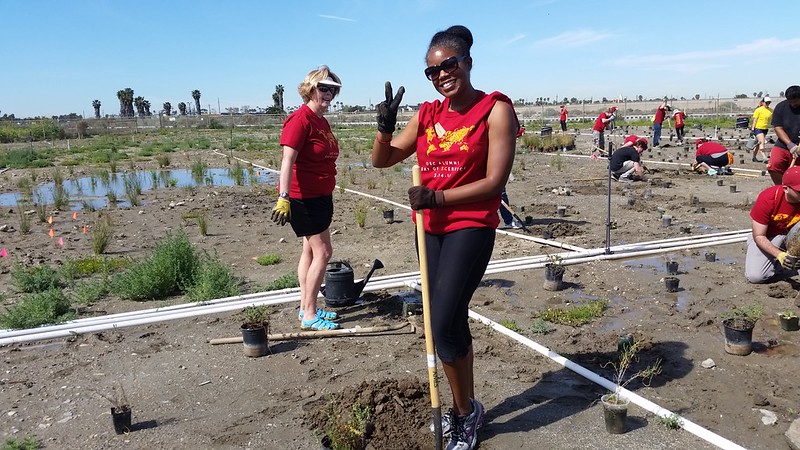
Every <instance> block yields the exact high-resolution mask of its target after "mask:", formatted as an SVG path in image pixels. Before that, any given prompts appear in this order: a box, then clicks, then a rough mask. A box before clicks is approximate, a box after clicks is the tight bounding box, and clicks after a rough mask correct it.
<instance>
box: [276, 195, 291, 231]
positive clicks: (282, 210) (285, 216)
mask: <svg viewBox="0 0 800 450" xmlns="http://www.w3.org/2000/svg"><path fill="white" fill-rule="evenodd" d="M272 221H273V222H275V223H278V224H281V225H286V223H287V222H291V221H292V206H291V203H289V200H287V199H285V198H279V199H278V204H277V205H275V209H273V210H272Z"/></svg>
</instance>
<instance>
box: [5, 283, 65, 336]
mask: <svg viewBox="0 0 800 450" xmlns="http://www.w3.org/2000/svg"><path fill="white" fill-rule="evenodd" d="M73 316H74V315H73V314H70V304H69V299H67V297H66V296H65V295H64V291H62V290H61V289H50V290H48V291H44V292H37V293H35V294H25V295H23V296H22V301H20V302H19V303H17V304H16V305H14V306H12V307H10V308H9V309H8V311H7V312H6V313H5V314H2V315H0V324H2V325H3V326H4V327H6V328H11V329H24V328H34V327H38V326H41V325H46V324H54V323H61V322H64V321H66V320H69V319H71V318H72V317H73Z"/></svg>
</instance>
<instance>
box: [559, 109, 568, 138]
mask: <svg viewBox="0 0 800 450" xmlns="http://www.w3.org/2000/svg"><path fill="white" fill-rule="evenodd" d="M567 114H569V111H567V107H566V106H564V105H561V115H560V116H559V117H558V121H559V122H560V123H561V132H562V133H566V132H567Z"/></svg>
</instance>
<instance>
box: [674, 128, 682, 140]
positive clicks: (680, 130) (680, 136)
mask: <svg viewBox="0 0 800 450" xmlns="http://www.w3.org/2000/svg"><path fill="white" fill-rule="evenodd" d="M675 134H676V135H678V140H679V141H682V140H683V127H675Z"/></svg>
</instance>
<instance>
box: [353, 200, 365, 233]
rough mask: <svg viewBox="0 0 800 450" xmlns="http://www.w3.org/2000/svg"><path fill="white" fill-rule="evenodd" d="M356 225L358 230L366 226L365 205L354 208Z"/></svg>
mask: <svg viewBox="0 0 800 450" xmlns="http://www.w3.org/2000/svg"><path fill="white" fill-rule="evenodd" d="M355 214H356V225H358V227H359V228H364V226H366V224H367V207H366V205H358V206H357V207H356V211H355Z"/></svg>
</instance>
